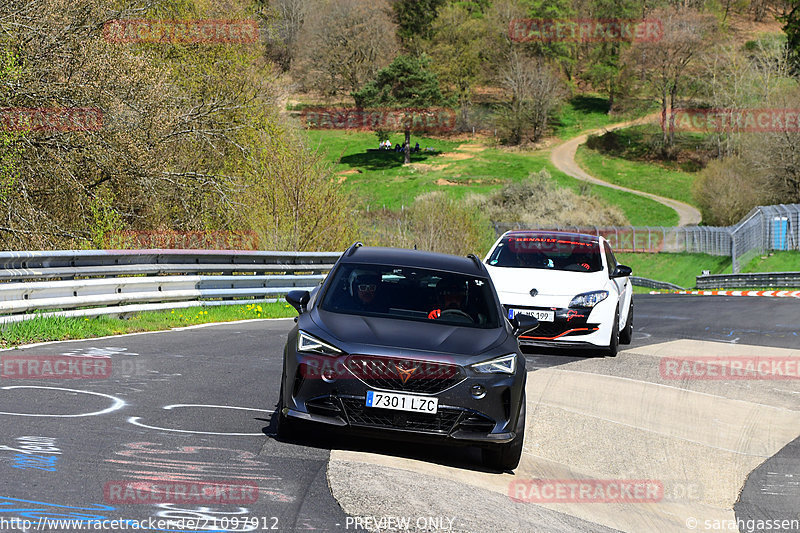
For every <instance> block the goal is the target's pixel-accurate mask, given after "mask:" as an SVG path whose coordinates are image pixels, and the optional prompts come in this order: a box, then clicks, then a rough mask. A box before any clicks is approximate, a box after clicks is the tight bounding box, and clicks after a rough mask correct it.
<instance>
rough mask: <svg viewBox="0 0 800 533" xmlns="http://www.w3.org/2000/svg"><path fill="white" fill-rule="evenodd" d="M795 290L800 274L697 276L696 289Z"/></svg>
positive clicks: (763, 273)
mask: <svg viewBox="0 0 800 533" xmlns="http://www.w3.org/2000/svg"><path fill="white" fill-rule="evenodd" d="M772 287H782V288H797V287H800V272H760V273H755V274H713V275H710V276H697V288H698V289H739V288H772Z"/></svg>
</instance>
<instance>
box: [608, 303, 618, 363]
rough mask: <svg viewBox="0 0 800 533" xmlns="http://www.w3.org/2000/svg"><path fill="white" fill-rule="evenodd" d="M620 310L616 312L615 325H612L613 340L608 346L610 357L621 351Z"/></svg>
mask: <svg viewBox="0 0 800 533" xmlns="http://www.w3.org/2000/svg"><path fill="white" fill-rule="evenodd" d="M619 337H620V335H619V311H617V312H616V313H614V325H613V326H612V327H611V341H610V342H609V344H608V348H606V355H607V356H608V357H616V356H617V352H618V351H619Z"/></svg>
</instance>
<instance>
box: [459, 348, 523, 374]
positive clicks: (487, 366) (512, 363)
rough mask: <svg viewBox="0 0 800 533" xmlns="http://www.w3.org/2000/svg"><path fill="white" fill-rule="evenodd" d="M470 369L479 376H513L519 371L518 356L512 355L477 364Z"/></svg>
mask: <svg viewBox="0 0 800 533" xmlns="http://www.w3.org/2000/svg"><path fill="white" fill-rule="evenodd" d="M470 368H472V370H474V371H475V372H478V373H479V374H513V373H514V371H515V370H516V369H517V354H515V353H512V354H508V355H504V356H502V357H497V358H495V359H491V360H489V361H484V362H483V363H475V364H474V365H470Z"/></svg>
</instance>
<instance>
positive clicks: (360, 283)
mask: <svg viewBox="0 0 800 533" xmlns="http://www.w3.org/2000/svg"><path fill="white" fill-rule="evenodd" d="M381 285H382V284H381V279H380V276H377V275H374V274H362V275H360V276H358V277H356V278H355V279H354V280H353V284H352V291H351V294H353V296H354V297H355V306H356V309H358V310H363V311H374V312H381V311H385V309H386V306H385V305H384V298H383V294H382V290H381Z"/></svg>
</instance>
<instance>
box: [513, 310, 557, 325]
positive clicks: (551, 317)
mask: <svg viewBox="0 0 800 533" xmlns="http://www.w3.org/2000/svg"><path fill="white" fill-rule="evenodd" d="M514 315H530V316H532V317H533V318H535V319H536V320H538V321H539V322H555V320H556V312H555V311H537V310H536V309H509V310H508V318H509V319H511V318H514Z"/></svg>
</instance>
